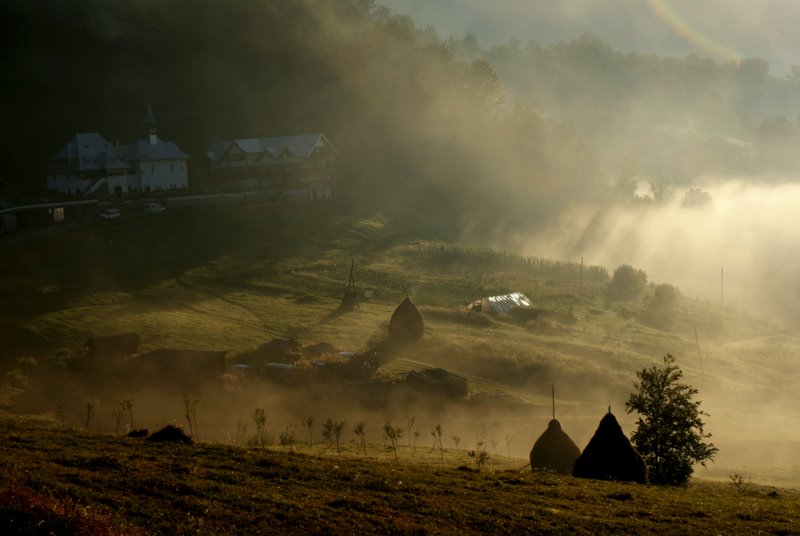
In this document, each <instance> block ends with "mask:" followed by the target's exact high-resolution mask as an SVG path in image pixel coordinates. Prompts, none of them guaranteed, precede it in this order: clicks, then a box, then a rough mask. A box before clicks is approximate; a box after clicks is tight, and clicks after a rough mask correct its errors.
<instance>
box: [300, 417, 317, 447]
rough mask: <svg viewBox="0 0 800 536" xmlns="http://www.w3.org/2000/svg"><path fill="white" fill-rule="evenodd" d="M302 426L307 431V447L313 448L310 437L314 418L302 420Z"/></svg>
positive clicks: (312, 441)
mask: <svg viewBox="0 0 800 536" xmlns="http://www.w3.org/2000/svg"><path fill="white" fill-rule="evenodd" d="M303 426H305V427H306V428H307V429H308V446H309V447H313V446H314V436H313V435H312V433H311V432H312V430H311V429H312V427H313V426H314V417H308V418H307V419H305V420H303Z"/></svg>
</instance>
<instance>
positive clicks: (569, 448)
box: [531, 419, 581, 475]
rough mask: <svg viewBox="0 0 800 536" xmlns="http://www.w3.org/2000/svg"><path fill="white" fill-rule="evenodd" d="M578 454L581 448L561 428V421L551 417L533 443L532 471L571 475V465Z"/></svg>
mask: <svg viewBox="0 0 800 536" xmlns="http://www.w3.org/2000/svg"><path fill="white" fill-rule="evenodd" d="M580 455H581V450H580V449H579V448H578V446H577V445H576V444H575V442H574V441H572V439H571V438H570V437H569V436H568V435H567V434H566V433H565V432H564V431H563V430H562V429H561V423H560V422H558V421H557V420H556V419H553V420H551V421H550V423H549V424H548V425H547V430H545V431H544V433H543V434H542V435H541V436H539V439H537V440H536V443H534V444H533V448H532V449H531V468H532V469H533V470H534V471H541V470H544V471H555V472H556V473H561V474H563V475H571V474H572V466H573V465H574V464H575V460H577V459H578V456H580Z"/></svg>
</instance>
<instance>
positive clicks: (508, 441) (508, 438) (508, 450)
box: [506, 434, 514, 458]
mask: <svg viewBox="0 0 800 536" xmlns="http://www.w3.org/2000/svg"><path fill="white" fill-rule="evenodd" d="M513 440H514V435H513V434H506V456H508V457H509V458H510V457H511V441H513Z"/></svg>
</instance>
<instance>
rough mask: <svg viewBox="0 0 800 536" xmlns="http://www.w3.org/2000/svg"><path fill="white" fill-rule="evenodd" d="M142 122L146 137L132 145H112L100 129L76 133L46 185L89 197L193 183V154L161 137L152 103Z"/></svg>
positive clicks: (52, 166)
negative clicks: (190, 176) (190, 170)
mask: <svg viewBox="0 0 800 536" xmlns="http://www.w3.org/2000/svg"><path fill="white" fill-rule="evenodd" d="M142 125H144V127H145V129H146V134H147V137H146V138H144V139H140V140H137V141H136V142H135V143H132V144H129V145H112V144H111V143H109V142H108V141H107V140H106V139H105V138H103V137H102V136H101V135H100V134H97V133H88V134H75V135H74V136H73V137H72V139H70V141H69V142H67V144H66V145H65V146H64V147H63V148H62V149H61V150H60V151H59V152H58V153H56V154H55V155H54V156H53V157H52V158H51V159H50V165H48V167H47V168H46V169H45V172H44V173H45V175H46V180H47V189H48V190H54V191H57V192H62V193H65V194H70V195H80V196H84V197H86V196H90V195H92V194H96V195H100V194H113V195H117V196H121V195H124V194H128V193H131V192H146V193H149V192H159V191H167V190H176V189H180V188H186V187H188V186H189V180H188V169H187V167H188V166H187V161H188V159H189V155H187V154H186V153H184V152H183V151H181V149H180V148H179V147H178V146H177V145H176V144H175V143H174V142H165V141H161V140H160V139H159V138H158V135H157V131H156V125H157V121H156V119H155V117H154V116H153V111H152V109H151V107H150V104H149V103H148V105H147V113H146V115H145V118H144V120H143V121H142Z"/></svg>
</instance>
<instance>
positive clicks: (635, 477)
mask: <svg viewBox="0 0 800 536" xmlns="http://www.w3.org/2000/svg"><path fill="white" fill-rule="evenodd" d="M572 474H573V476H577V477H580V478H594V479H597V480H622V481H627V482H638V483H640V484H645V483H646V482H647V465H646V464H645V463H644V460H643V459H642V456H641V455H640V454H639V453H638V452H637V451H636V449H635V448H633V445H631V442H630V441H629V440H628V438H627V437H625V434H624V433H623V432H622V428H621V427H620V425H619V423H618V422H617V419H616V417H614V415H612V414H611V413H610V412H609V413H607V414H606V415H605V417H603V419H602V420H601V421H600V426H598V427H597V431H596V432H595V433H594V436H592V439H591V440H590V441H589V444H588V445H586V448H585V449H584V450H583V454H581V455H580V457H579V458H578V459H577V460H575V466H574V467H573V470H572Z"/></svg>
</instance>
